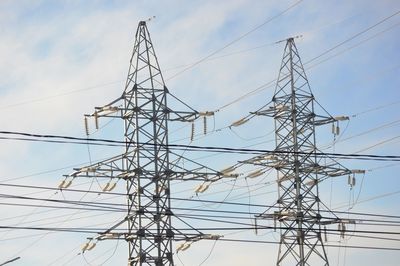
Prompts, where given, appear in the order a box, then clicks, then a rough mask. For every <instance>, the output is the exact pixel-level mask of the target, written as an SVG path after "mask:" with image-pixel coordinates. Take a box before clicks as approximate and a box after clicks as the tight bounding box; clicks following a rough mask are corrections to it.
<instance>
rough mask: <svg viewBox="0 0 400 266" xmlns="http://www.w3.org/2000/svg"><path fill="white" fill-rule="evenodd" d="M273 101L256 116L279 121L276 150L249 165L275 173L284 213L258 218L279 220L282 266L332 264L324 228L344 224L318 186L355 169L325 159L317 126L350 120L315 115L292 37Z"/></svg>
mask: <svg viewBox="0 0 400 266" xmlns="http://www.w3.org/2000/svg"><path fill="white" fill-rule="evenodd" d="M272 103H273V105H272V106H270V107H268V108H266V109H263V110H259V111H257V112H255V113H254V114H255V115H263V116H269V117H273V118H274V123H275V144H276V147H275V149H274V151H273V152H271V153H267V154H265V155H261V156H257V157H255V158H252V159H249V160H247V161H245V162H246V163H251V164H254V165H257V166H264V167H265V168H267V169H268V168H269V169H270V168H275V169H276V171H277V183H278V200H277V205H278V209H279V211H274V212H273V213H267V211H266V212H265V213H263V214H260V215H257V217H258V218H260V219H267V220H268V219H273V220H275V221H279V222H280V230H281V236H280V243H279V252H278V259H277V265H279V266H282V265H299V266H304V265H329V263H328V258H327V254H326V250H325V247H324V243H323V241H322V237H321V232H323V231H322V230H321V226H324V227H325V226H327V225H330V224H334V223H339V222H341V221H340V219H338V217H336V216H334V217H328V216H329V215H328V214H332V213H331V212H329V210H328V209H327V208H325V205H323V204H322V203H321V201H320V198H319V191H318V184H319V183H320V182H321V181H323V180H324V179H327V178H329V177H334V176H342V175H346V174H350V173H351V171H350V170H348V169H347V168H345V167H343V166H341V165H340V164H339V163H337V162H336V161H335V160H333V159H330V158H329V156H323V157H324V158H328V159H327V160H324V161H322V159H321V158H322V157H321V156H319V155H320V154H322V153H321V152H320V151H319V150H318V149H317V147H316V140H315V138H316V137H315V128H316V126H320V125H324V124H328V123H337V122H338V121H339V120H343V119H347V118H345V117H336V118H334V117H332V116H330V115H329V114H327V115H325V116H322V115H317V114H316V113H315V112H314V103H315V100H314V96H313V94H312V92H311V89H310V86H309V83H308V80H307V76H306V74H305V71H304V67H303V65H302V63H301V59H300V56H299V53H298V51H297V48H296V45H295V42H294V39H293V38H289V39H287V41H286V46H285V50H284V54H283V60H282V63H281V67H280V71H279V76H278V79H277V84H276V88H275V93H274V96H273V98H272ZM321 205H322V206H321ZM321 207H324V208H323V209H324V210H323V211H324V212H323V214H324V215H321V213H322V212H321Z"/></svg>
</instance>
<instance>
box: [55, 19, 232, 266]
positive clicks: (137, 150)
mask: <svg viewBox="0 0 400 266" xmlns="http://www.w3.org/2000/svg"><path fill="white" fill-rule="evenodd" d="M167 96H171V97H173V98H174V99H175V100H177V101H178V102H179V103H180V104H183V106H184V107H185V108H187V109H189V110H188V111H176V110H172V109H171V108H169V107H168V106H167ZM95 109H96V110H95V112H94V113H93V114H90V115H85V126H86V131H87V134H89V130H88V120H87V119H88V118H89V117H92V118H94V119H95V124H96V128H98V119H99V118H100V117H106V118H112V119H114V118H119V119H122V120H123V121H124V139H125V151H124V153H123V154H120V155H117V156H114V157H112V158H109V159H106V160H103V161H100V162H97V163H94V164H91V165H89V166H85V167H81V168H77V169H74V170H75V172H73V173H71V174H69V175H65V180H64V181H63V182H62V183H61V184H60V186H59V187H60V189H64V188H67V187H68V186H69V185H70V184H71V181H72V179H74V178H77V177H89V178H109V180H110V182H108V183H107V185H105V186H104V188H103V191H105V192H108V191H110V190H112V189H113V188H114V187H115V186H116V182H114V181H113V180H120V179H123V180H125V182H126V193H127V198H128V199H127V214H126V217H125V219H123V220H122V221H120V222H118V223H116V224H115V225H113V226H112V227H110V228H109V229H108V230H106V231H104V232H102V233H100V234H99V235H98V236H97V237H95V238H91V240H90V241H89V242H88V243H86V244H85V245H84V247H83V249H82V250H83V252H85V251H87V250H91V249H92V248H93V247H94V243H95V242H97V241H102V240H106V239H124V240H125V241H126V242H127V243H128V246H129V257H128V265H156V266H162V265H169V266H172V265H174V264H173V252H172V241H174V240H177V241H187V242H195V241H198V240H201V239H204V238H211V239H215V238H216V237H217V238H218V236H214V235H207V234H202V233H201V232H199V231H198V230H197V232H196V234H193V233H192V234H189V235H188V234H185V233H183V232H181V231H179V230H177V229H175V228H173V226H172V224H171V219H172V217H174V213H173V211H172V210H171V202H170V200H171V198H170V193H171V189H170V181H172V180H179V181H188V180H191V181H202V182H203V184H204V185H207V186H208V185H209V184H210V183H212V182H215V181H217V180H219V179H221V178H224V177H227V178H235V176H234V175H226V174H223V173H221V172H218V171H215V170H213V169H210V168H208V167H206V166H204V165H201V164H199V163H196V162H194V161H191V160H189V159H186V158H185V161H186V162H187V163H186V164H191V165H192V166H193V169H192V170H187V169H186V168H183V167H182V166H181V165H178V163H177V162H179V161H180V160H181V159H184V158H183V156H182V155H179V154H177V153H176V152H173V151H171V150H170V147H169V145H168V121H179V122H193V121H194V120H195V119H197V118H198V117H200V116H209V115H210V112H205V113H199V112H197V111H195V110H193V109H192V108H190V107H189V106H188V105H186V104H185V103H183V102H182V101H181V100H179V99H177V98H176V97H175V96H173V95H172V94H171V93H170V92H169V91H168V89H167V87H166V86H165V83H164V79H163V76H162V74H161V70H160V67H159V64H158V60H157V57H156V54H155V51H154V47H153V44H152V41H151V38H150V34H149V31H148V29H147V26H146V22H145V21H141V22H139V25H138V28H137V31H136V35H135V43H134V47H133V53H132V57H131V59H130V65H129V71H128V76H127V80H126V84H125V88H124V92H123V94H122V96H121V97H119V98H118V99H116V100H114V101H112V102H111V103H109V104H107V105H105V106H102V107H96V108H95ZM170 156H174V158H175V159H176V160H175V161H171V159H170ZM178 219H179V218H178ZM124 226H126V227H124ZM123 230H126V232H123V233H121V231H123ZM176 234H178V238H176V237H175V236H176Z"/></svg>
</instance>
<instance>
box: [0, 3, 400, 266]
mask: <svg viewBox="0 0 400 266" xmlns="http://www.w3.org/2000/svg"><path fill="white" fill-rule="evenodd" d="M294 3H295V1H286V0H284V1H256V0H247V1H245V0H233V1H175V0H171V1H100V0H99V1H61V0H60V1H23V0H21V1H7V0H3V1H0V31H1V34H0V58H1V62H0V111H1V114H2V115H1V116H0V125H1V129H0V130H1V131H17V132H30V133H37V134H56V135H68V136H76V137H86V135H85V129H84V124H83V114H87V113H91V112H92V111H93V110H94V107H95V106H102V105H104V104H106V103H108V102H110V101H111V100H113V99H115V98H117V97H119V96H120V95H121V93H122V91H123V85H124V81H125V79H126V75H127V71H128V66H129V59H130V56H131V52H132V47H133V43H134V35H135V32H136V28H137V24H138V22H139V21H141V20H147V19H149V18H152V17H153V16H155V18H153V19H151V20H150V21H149V22H148V23H147V25H148V29H149V31H150V34H151V38H152V42H153V45H154V47H155V51H156V54H157V57H158V60H159V64H160V67H161V70H162V72H163V75H164V78H165V82H166V85H167V87H168V89H169V91H170V92H171V93H172V94H174V95H175V96H177V97H179V98H180V99H181V100H183V101H184V102H186V103H187V104H188V105H190V106H191V107H193V108H194V109H195V110H199V111H215V116H214V117H213V118H209V119H208V133H207V135H203V133H202V131H203V124H202V121H197V122H196V123H195V133H196V135H197V136H196V137H195V139H194V141H193V142H191V144H193V145H204V146H226V147H245V146H249V145H254V146H252V147H255V148H258V149H273V147H274V146H273V145H274V142H273V141H272V140H273V135H271V134H269V133H270V132H271V130H273V126H274V125H273V121H272V119H270V118H267V117H257V118H255V119H253V120H251V121H250V122H249V123H246V124H245V125H243V126H241V127H237V128H233V129H232V130H230V129H226V128H225V129H221V130H219V129H220V128H224V127H226V126H229V125H230V124H231V123H232V122H234V121H237V120H238V119H240V118H242V117H244V116H246V115H247V114H248V113H249V112H251V111H254V110H257V109H258V108H259V107H261V106H263V105H264V104H266V103H267V102H269V101H270V100H271V98H272V96H273V92H274V90H273V86H269V87H261V89H259V90H257V91H256V92H253V93H251V94H250V95H248V96H247V97H244V98H243V99H241V100H240V101H237V102H233V101H234V100H235V99H237V98H238V97H240V96H242V95H246V94H247V93H249V92H252V91H254V90H256V89H257V88H259V87H260V86H262V85H263V84H266V83H268V82H271V81H273V80H274V79H275V78H277V76H278V71H279V67H280V63H281V60H282V54H283V49H284V42H279V41H281V40H285V39H286V38H288V37H293V36H301V37H299V38H296V39H295V41H296V44H297V48H298V50H299V53H300V56H301V58H302V61H303V64H304V65H305V68H306V73H307V77H308V80H309V82H310V86H311V89H312V91H313V94H314V96H315V98H316V99H317V101H318V103H319V104H321V106H323V107H324V108H325V109H326V110H327V111H328V112H329V113H330V114H332V115H347V116H350V121H349V122H348V123H347V122H343V123H341V131H342V134H341V136H340V139H339V140H338V141H337V142H336V143H335V145H330V144H331V143H332V141H333V136H332V134H331V133H330V130H331V129H330V127H329V126H326V127H321V128H319V129H318V131H317V143H318V144H319V146H320V147H323V148H325V149H324V151H326V152H338V153H355V152H361V153H368V154H380V155H399V152H398V150H399V148H400V136H399V132H400V131H399V126H400V120H399V119H400V118H399V115H400V113H399V111H398V110H399V106H400V90H399V85H400V65H399V59H400V52H399V50H398V47H399V45H400V38H399V36H400V27H399V25H400V14H396V15H394V16H392V17H391V18H390V19H387V20H385V21H384V22H382V23H380V24H379V25H376V26H374V25H375V24H376V23H378V22H379V21H381V20H382V19H384V18H386V17H389V16H391V15H393V14H395V13H396V12H398V11H399V10H400V4H399V2H398V1H395V0H393V1H390V0H382V1H372V0H354V1H334V0H327V1H318V0H303V1H300V2H299V3H298V4H297V5H296V6H294V7H293V8H291V9H290V10H289V11H287V12H285V13H284V14H282V15H280V16H277V15H278V14H280V13H282V11H284V10H285V9H287V8H288V7H289V6H291V5H293V4H294ZM276 16H277V17H276ZM271 18H273V19H271ZM258 26H259V27H258ZM371 26H374V27H373V28H371V29H370V30H367V31H366V29H368V28H369V27H371ZM253 29H254V30H253ZM247 33H248V34H247ZM358 33H360V34H358ZM242 36H243V38H240V37H242ZM347 40H348V41H347ZM233 41H234V42H233ZM344 41H346V42H344ZM342 43H343V44H342ZM228 44H229V45H228ZM222 48H223V49H222ZM331 48H332V49H331ZM325 52H326V53H325ZM321 54H323V56H321V57H318V58H316V57H317V56H319V55H321ZM209 55H212V56H209ZM204 58H207V59H206V60H203V61H201V62H200V63H198V64H196V65H195V66H193V67H191V68H188V69H187V70H186V68H187V67H188V66H192V65H193V64H194V63H196V62H199V60H202V59H204ZM314 58H316V59H314ZM183 70H184V71H183ZM227 104H229V105H227ZM101 123H103V122H102V121H101ZM90 126H91V128H90V133H91V137H104V138H115V139H118V138H122V137H123V136H122V134H123V129H122V124H121V123H119V122H118V121H110V122H109V123H104V124H101V127H102V130H100V131H98V132H97V131H95V130H94V127H93V123H92V124H90ZM190 130H191V129H190V125H189V126H188V125H180V124H178V125H175V124H173V125H171V128H170V132H173V133H171V134H170V137H169V139H170V141H171V143H177V144H189V143H190V142H189V141H190V140H189V137H190ZM120 152H121V151H120V150H119V149H118V148H109V147H88V146H86V145H71V144H50V143H47V144H45V143H32V142H24V141H15V140H0V191H1V192H0V193H1V194H14V195H29V196H35V197H42V198H51V199H64V198H65V199H71V200H85V201H97V200H104V201H113V202H124V201H125V199H120V198H113V199H107V198H105V197H103V196H98V195H95V194H93V195H92V194H85V195H78V196H77V195H75V194H73V193H68V192H63V193H55V192H54V191H43V190H32V189H20V188H10V187H6V186H1V184H22V185H34V186H50V187H57V186H58V184H59V183H60V182H61V181H62V180H63V177H62V176H63V174H68V173H70V172H71V171H72V168H74V167H78V166H82V165H84V164H88V163H89V162H91V161H96V160H99V159H103V158H107V157H108V156H111V155H115V154H118V153H120ZM209 155H210V154H209V153H204V152H196V153H194V152H188V153H187V154H185V156H187V157H188V158H190V159H195V160H196V161H198V162H200V163H202V164H205V165H208V166H210V167H212V168H214V169H223V168H225V167H227V166H229V165H232V164H234V163H235V162H237V161H238V160H241V159H243V158H245V156H239V157H238V156H237V155H232V154H226V155H222V156H221V155H219V156H213V157H209ZM341 163H342V164H344V165H345V166H346V167H348V168H349V169H365V170H366V174H365V176H364V178H362V176H358V177H357V184H356V186H355V187H354V188H353V189H350V188H349V186H348V185H347V177H342V178H332V179H329V180H327V181H325V182H324V183H322V184H321V185H320V194H321V199H322V200H323V201H324V202H325V203H326V204H327V205H328V206H329V207H331V208H332V209H336V210H342V211H346V210H348V208H349V203H352V202H353V203H354V202H356V204H354V205H353V204H351V205H352V208H351V211H354V212H356V211H357V212H370V213H383V214H391V215H398V214H399V212H400V207H399V205H398V204H397V202H398V201H399V200H400V192H399V189H400V181H399V177H398V171H399V169H400V168H399V166H400V164H393V163H390V162H376V161H358V160H343V161H341ZM275 177H276V175H275V172H274V171H272V172H271V173H270V175H269V176H265V177H262V179H257V180H253V179H252V180H245V179H243V178H242V179H240V180H238V181H237V182H236V183H233V182H232V181H226V182H221V183H219V184H215V186H211V188H210V190H209V191H207V193H205V194H204V195H200V197H201V198H202V199H211V200H219V201H220V200H228V201H234V200H237V201H238V202H245V203H247V202H252V203H255V204H271V203H273V202H274V201H276V197H277V185H276V183H273V180H274V178H275ZM269 181H271V182H272V183H273V184H272V185H270V186H269V185H268V186H267V185H265V186H264V185H263V184H264V183H266V182H269ZM100 182H106V181H100ZM100 185H103V183H102V184H100ZM174 185H175V184H174ZM196 185H198V184H196V183H191V182H185V183H177V184H176V185H175V187H174V188H173V193H174V194H173V195H175V196H179V197H182V198H191V197H195V195H194V188H195V187H196ZM74 188H78V189H85V190H86V189H93V190H96V189H97V190H98V189H99V184H98V183H97V181H95V182H94V181H93V180H76V181H74ZM253 188H257V190H255V189H253ZM123 190H124V186H123V184H122V183H121V184H118V186H117V188H116V191H120V192H123ZM32 193H33V194H32ZM382 195H383V197H381V196H382ZM357 199H358V200H357ZM0 202H2V203H7V202H8V203H9V202H12V201H10V199H0ZM38 204H42V203H38ZM173 206H186V207H187V206H192V207H193V206H195V205H185V203H182V202H173ZM210 208H216V209H219V208H223V207H221V206H213V205H210ZM0 210H1V213H2V215H1V216H0V225H1V226H10V225H14V226H16V225H19V226H42V225H48V226H53V227H74V226H76V227H82V226H89V227H90V226H93V225H99V226H103V227H107V226H108V225H111V224H113V223H114V222H115V221H117V220H119V219H121V217H123V214H121V213H112V214H109V213H100V214H99V213H95V212H86V213H85V212H84V211H70V210H56V211H48V212H46V210H48V209H43V208H41V207H36V208H35V207H30V208H28V207H17V206H8V205H0ZM240 210H245V211H249V212H250V211H260V212H261V211H262V210H261V209H257V210H256V209H252V210H250V209H247V207H246V208H242V209H240ZM93 215H97V216H93ZM190 222H191V223H192V224H193V225H196V226H202V225H204V224H205V222H198V221H190ZM390 229H391V230H396V229H398V228H397V227H395V228H390ZM388 230H389V229H388ZM228 233H229V232H228ZM91 236H92V235H88V234H85V233H81V234H72V233H51V234H46V233H43V232H37V231H21V230H12V231H7V230H0V263H1V262H3V261H6V260H8V259H11V258H14V257H17V256H20V257H21V259H19V260H18V261H15V262H13V263H12V264H10V265H33V266H35V265H122V264H126V255H127V250H126V245H125V243H123V242H122V241H121V243H117V244H116V243H115V242H112V241H110V242H107V241H104V242H101V243H99V244H98V246H96V248H95V249H93V250H92V251H90V252H87V253H85V257H84V256H82V255H77V254H78V253H79V249H80V248H79V247H80V246H81V245H82V244H84V243H85V241H86V238H87V237H91ZM233 236H237V237H238V238H248V239H254V240H265V241H276V240H278V239H279V233H278V232H262V233H259V234H258V235H255V234H254V232H242V233H240V232H239V233H237V234H236V235H235V234H233ZM398 243H399V242H395V241H386V242H380V241H378V240H376V241H371V240H363V241H361V240H358V239H356V238H349V239H344V240H343V239H342V240H340V239H339V238H335V237H332V239H330V240H329V244H335V245H356V244H365V245H371V246H380V245H381V246H388V247H396V248H400V245H399V244H398ZM214 244H215V246H214V247H213V245H214ZM175 246H176V245H175V243H174V247H175ZM277 252H278V246H276V245H272V244H250V243H246V244H242V243H230V242H222V241H217V242H216V243H214V242H212V241H201V242H197V243H194V244H193V245H192V247H191V248H190V249H188V250H187V251H184V252H181V253H179V258H178V257H177V256H175V257H174V262H175V264H176V265H199V264H201V263H202V261H203V260H205V261H204V263H203V265H243V264H245V263H246V264H248V265H256V266H257V265H274V264H275V260H276V257H277ZM328 257H329V260H330V262H331V265H338V266H342V265H343V266H344V265H354V266H357V265H388V266H394V265H397V264H398V262H397V259H398V257H399V253H398V251H374V250H362V249H360V250H355V249H344V248H329V249H328Z"/></svg>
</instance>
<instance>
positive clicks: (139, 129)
mask: <svg viewBox="0 0 400 266" xmlns="http://www.w3.org/2000/svg"><path fill="white" fill-rule="evenodd" d="M133 49H134V51H133V54H132V58H131V60H130V67H129V73H128V77H127V81H126V85H125V91H124V94H123V96H122V98H123V101H124V107H125V108H124V112H123V114H122V117H123V119H124V123H125V140H126V151H125V153H126V156H125V158H124V161H125V162H124V163H125V169H126V171H127V173H134V176H133V178H127V179H126V186H127V193H128V195H129V197H128V213H127V221H128V234H129V235H133V234H134V235H135V236H137V237H135V238H133V239H132V240H131V241H129V260H130V261H131V265H142V264H143V265H173V263H172V240H171V239H172V237H173V232H172V228H171V210H170V198H169V195H170V188H169V178H168V175H169V171H168V170H169V169H170V168H169V154H168V148H166V147H168V134H167V130H168V108H167V102H166V94H167V88H166V87H165V84H164V80H163V77H162V74H161V71H160V67H159V65H158V61H157V57H156V55H155V52H154V48H153V45H152V42H151V39H150V35H149V32H148V30H147V27H146V24H145V23H144V22H141V23H140V24H139V27H138V29H137V32H136V40H135V44H134V48H133ZM140 145H142V146H144V145H146V146H144V147H145V148H141V147H139V146H140Z"/></svg>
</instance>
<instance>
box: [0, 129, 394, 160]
mask: <svg viewBox="0 0 400 266" xmlns="http://www.w3.org/2000/svg"><path fill="white" fill-rule="evenodd" d="M0 134H5V135H23V136H30V137H36V138H44V140H41V139H37V140H36V139H35V140H36V141H43V142H46V141H47V140H46V139H47V138H50V139H57V138H58V139H67V140H73V141H75V140H86V141H87V142H89V143H90V144H91V143H92V142H94V143H95V144H96V145H102V143H98V142H106V143H117V144H127V142H125V141H117V140H110V139H92V138H88V139H84V138H78V137H71V136H61V135H39V134H31V133H25V132H13V131H0ZM9 139H13V138H9ZM16 140H30V139H16ZM56 141H57V140H56ZM342 141H343V140H342ZM63 143H64V142H63ZM65 143H69V144H84V145H87V143H81V142H65ZM138 144H139V145H141V146H150V147H154V144H151V143H138ZM105 145H108V144H105ZM160 146H161V147H163V148H169V149H178V150H179V149H182V148H183V149H185V150H187V151H208V152H223V153H225V152H230V153H231V152H235V153H240V154H264V153H274V154H289V153H290V154H307V153H305V152H297V153H296V152H291V151H278V150H264V149H246V148H229V147H214V146H196V145H183V144H168V145H160ZM313 155H316V156H322V157H324V156H331V157H334V158H340V159H349V158H353V159H354V158H356V159H359V160H383V161H400V156H398V155H375V154H344V153H321V152H315V153H313Z"/></svg>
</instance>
